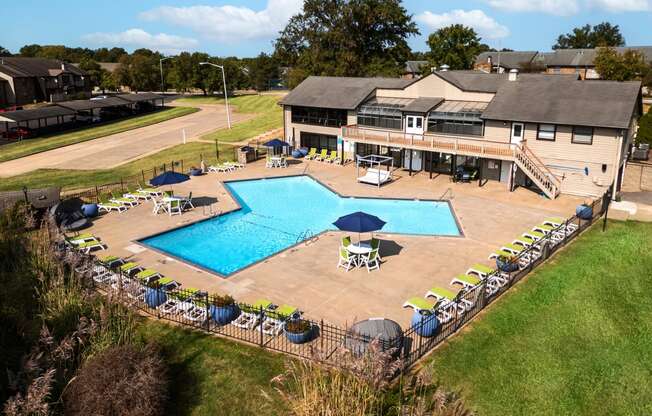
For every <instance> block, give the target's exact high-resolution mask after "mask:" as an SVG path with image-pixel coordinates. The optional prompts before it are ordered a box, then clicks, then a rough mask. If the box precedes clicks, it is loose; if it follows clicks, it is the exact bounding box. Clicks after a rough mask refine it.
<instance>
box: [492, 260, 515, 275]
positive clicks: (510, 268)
mask: <svg viewBox="0 0 652 416" xmlns="http://www.w3.org/2000/svg"><path fill="white" fill-rule="evenodd" d="M496 267H498V268H499V269H500V271H503V272H506V273H511V272H515V271H517V270H518V260H517V259H516V256H498V257H496Z"/></svg>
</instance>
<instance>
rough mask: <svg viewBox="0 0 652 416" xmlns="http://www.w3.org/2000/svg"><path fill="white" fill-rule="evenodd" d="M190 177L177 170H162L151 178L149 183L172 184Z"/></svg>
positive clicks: (155, 184)
mask: <svg viewBox="0 0 652 416" xmlns="http://www.w3.org/2000/svg"><path fill="white" fill-rule="evenodd" d="M189 179H190V176H188V175H185V174H183V173H179V172H172V171H167V172H163V173H161V174H160V175H158V176H157V177H155V178H152V179H151V180H150V181H149V183H150V184H151V185H152V186H162V185H174V184H176V183H181V182H185V181H187V180H189Z"/></svg>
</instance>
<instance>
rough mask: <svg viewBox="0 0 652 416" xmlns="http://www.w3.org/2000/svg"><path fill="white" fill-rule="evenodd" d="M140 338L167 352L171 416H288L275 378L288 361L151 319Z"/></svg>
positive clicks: (143, 328)
mask: <svg viewBox="0 0 652 416" xmlns="http://www.w3.org/2000/svg"><path fill="white" fill-rule="evenodd" d="M141 336H142V337H143V338H144V339H146V340H148V341H153V342H155V343H157V344H158V345H159V346H160V347H161V348H162V350H163V354H164V359H165V361H166V363H167V364H168V366H169V370H170V374H169V377H170V379H171V384H170V388H169V391H170V397H169V399H168V403H169V405H168V409H167V410H166V414H170V415H233V416H238V415H257V416H265V415H282V414H287V410H286V409H285V408H284V407H283V401H282V400H281V398H280V397H279V395H278V393H277V392H276V391H275V390H274V388H273V386H272V384H271V379H272V378H273V377H275V376H277V375H279V374H281V373H282V372H283V369H284V366H283V363H284V360H286V359H288V358H286V357H283V356H281V355H279V354H274V353H271V352H268V351H265V350H262V349H260V348H258V347H255V346H249V345H243V344H240V343H237V342H234V341H229V340H225V339H221V338H217V337H213V336H209V335H206V334H203V333H201V332H199V331H191V330H188V329H184V328H180V327H177V326H171V325H168V324H165V323H161V322H154V321H151V320H149V321H146V322H145V323H144V324H143V325H142V327H141Z"/></svg>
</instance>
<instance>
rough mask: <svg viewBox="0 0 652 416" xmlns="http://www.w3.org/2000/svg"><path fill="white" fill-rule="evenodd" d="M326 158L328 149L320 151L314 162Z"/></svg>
mask: <svg viewBox="0 0 652 416" xmlns="http://www.w3.org/2000/svg"><path fill="white" fill-rule="evenodd" d="M326 156H328V149H321V152H320V153H319V154H318V155H317V156H315V160H319V161H323V160H324V159H326Z"/></svg>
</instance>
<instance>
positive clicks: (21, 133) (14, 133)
mask: <svg viewBox="0 0 652 416" xmlns="http://www.w3.org/2000/svg"><path fill="white" fill-rule="evenodd" d="M2 136H3V137H4V138H5V139H13V140H21V139H27V138H29V137H31V136H32V130H31V129H29V128H27V127H11V128H10V129H9V131H6V132H4V133H3V134H2Z"/></svg>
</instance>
